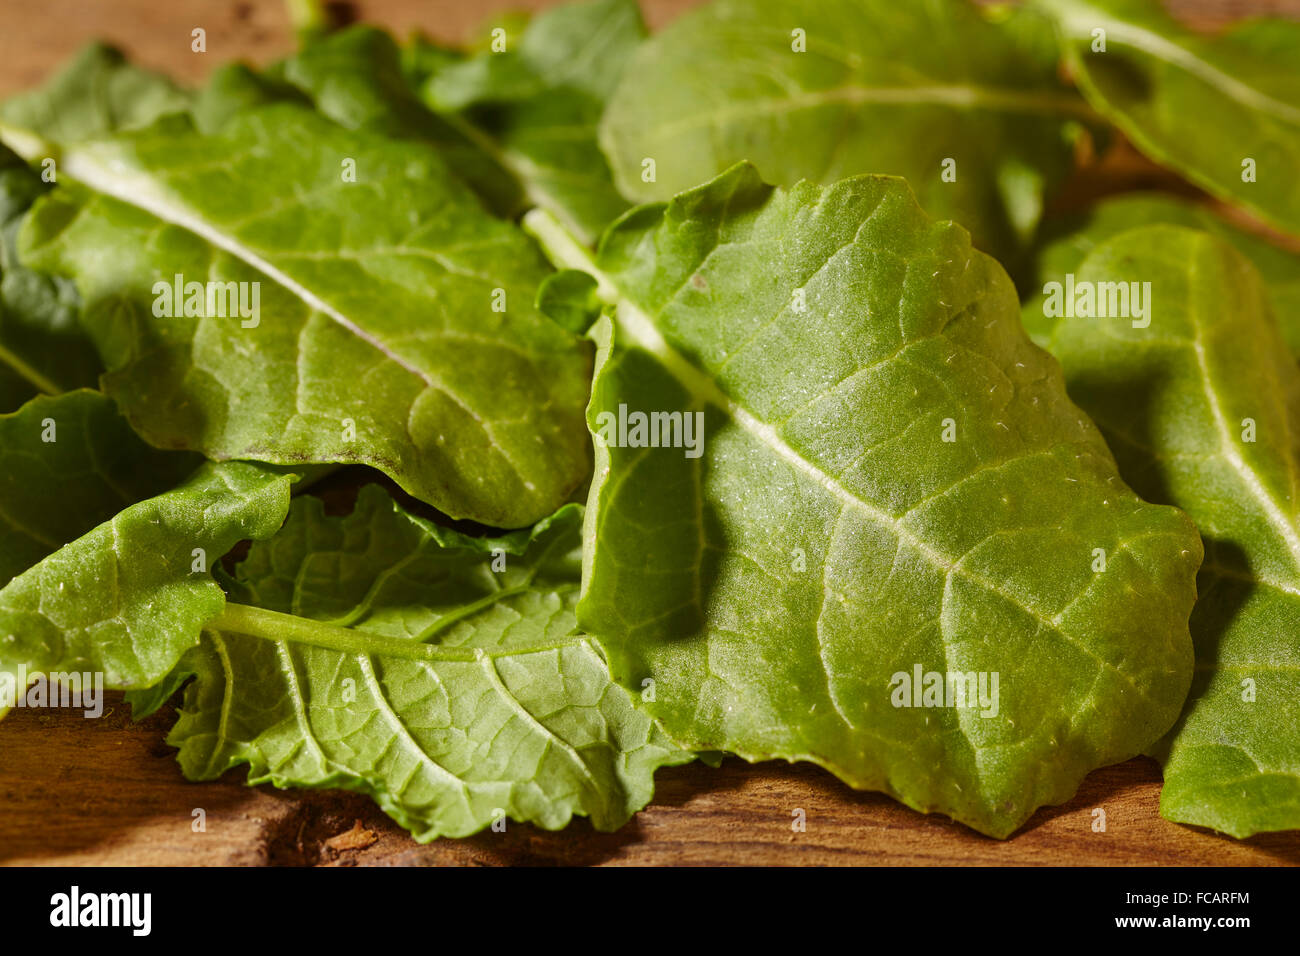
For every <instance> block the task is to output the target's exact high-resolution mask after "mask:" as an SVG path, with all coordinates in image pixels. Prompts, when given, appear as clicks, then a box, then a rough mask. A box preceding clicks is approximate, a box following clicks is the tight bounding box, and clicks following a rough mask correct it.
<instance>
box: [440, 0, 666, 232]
mask: <svg viewBox="0 0 1300 956" xmlns="http://www.w3.org/2000/svg"><path fill="white" fill-rule="evenodd" d="M644 39H645V26H644V24H643V23H642V22H641V13H640V10H639V9H638V7H637V4H636V0H587V2H583V3H570V4H565V5H561V6H558V7H554V8H552V9H550V10H547V11H545V12H544V13H541V14H539V15H538V16H537V17H536V18H535V19H534V20H532V21H531V22H530V23H529V24H528V26H527V28H526V29H524V30H523V32H522V34H521V35H520V36H519V37H518V39H517V40H516V39H515V38H514V37H513V36H511V35H510V34H507V39H506V44H507V46H506V49H505V50H504V51H498V52H492V51H491V50H488V51H484V52H482V53H480V54H479V55H478V56H476V57H473V58H471V59H468V60H465V61H463V62H461V63H456V64H452V65H449V66H446V67H444V68H443V69H440V70H437V71H435V72H433V74H432V75H431V77H430V78H429V80H428V81H427V83H426V84H425V85H424V88H423V93H424V97H425V100H426V102H428V103H429V105H430V106H432V107H433V108H434V109H436V110H438V111H439V112H442V113H445V114H448V115H450V116H452V117H454V118H455V119H456V120H457V121H458V122H460V123H462V124H465V125H466V126H467V127H468V129H469V130H470V133H469V135H471V136H475V137H476V138H478V139H479V140H480V141H481V142H483V143H484V148H485V149H487V150H489V151H491V152H492V153H493V154H495V155H497V156H499V157H500V161H501V163H502V165H504V166H506V167H508V168H510V169H512V170H513V171H514V173H515V175H516V176H517V177H518V178H519V180H520V182H522V183H523V186H524V190H525V193H526V195H527V198H528V200H529V203H530V204H531V205H536V206H541V207H542V208H544V209H547V210H548V211H550V212H551V213H552V214H554V215H555V216H556V217H558V218H559V219H560V221H561V222H563V223H564V224H565V225H566V226H567V227H568V228H569V229H570V231H572V232H575V233H576V234H577V235H578V236H579V237H580V238H582V240H583V241H584V242H588V243H592V242H594V241H595V239H596V237H597V236H599V235H600V232H601V230H602V229H604V228H605V226H607V225H608V224H609V223H610V222H611V221H613V220H614V219H615V218H616V217H617V216H618V215H620V214H621V213H622V212H623V211H624V210H626V209H627V202H626V201H625V200H624V199H623V197H622V196H620V195H619V193H618V190H617V189H616V188H615V186H614V181H613V178H612V175H611V173H610V170H609V165H608V163H607V162H606V160H605V157H604V155H603V154H602V153H601V151H600V147H599V146H598V145H597V142H596V127H597V124H598V123H599V122H600V117H601V113H602V111H603V109H604V106H605V101H606V100H607V99H608V98H609V96H610V95H611V94H612V93H613V90H614V87H615V85H616V84H617V82H618V78H619V77H620V76H621V75H622V73H623V69H624V68H625V67H626V66H627V63H628V60H629V59H630V58H631V57H632V54H633V53H634V52H635V50H636V48H637V47H638V46H640V44H641V42H642V41H643V40H644Z"/></svg>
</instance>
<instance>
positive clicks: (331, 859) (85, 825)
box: [0, 695, 1300, 866]
mask: <svg viewBox="0 0 1300 956" xmlns="http://www.w3.org/2000/svg"><path fill="white" fill-rule="evenodd" d="M172 720H173V715H172V713H171V712H170V711H166V712H161V713H159V714H155V715H154V716H153V717H150V718H149V719H147V720H145V721H143V722H141V723H139V724H133V723H132V722H131V720H130V717H129V715H128V712H127V707H126V706H125V704H123V703H122V702H121V698H120V696H118V695H114V696H113V697H112V700H111V701H110V704H109V709H106V711H105V714H104V716H102V717H101V718H99V719H98V720H87V719H86V718H84V717H82V716H81V714H80V712H77V711H68V710H62V711H46V712H40V713H38V712H36V711H16V712H14V713H13V714H12V715H11V716H9V717H7V718H5V721H4V723H3V724H0V754H3V757H2V758H0V863H4V864H27V865H38V864H47V863H59V864H68V863H72V864H92V865H94V864H141V865H173V866H175V865H181V866H184V865H192V864H212V865H252V866H265V865H302V864H308V865H327V866H354V865H408V864H409V865H444V864H468V865H500V864H541V865H546V864H580V865H588V864H612V865H620V864H622V865H657V864H673V865H682V864H685V865H711V866H717V865H725V864H821V865H837V864H905V865H916V864H940V865H953V864H991V865H999V864H1017V865H1028V864H1063V863H1085V864H1119V865H1123V864H1172V865H1192V864H1207V863H1208V864H1218V865H1222V866H1228V865H1236V864H1265V865H1267V864H1279V863H1282V864H1295V863H1300V835H1297V834H1270V835H1266V836H1259V837H1254V838H1252V839H1250V840H1245V841H1237V840H1231V839H1228V838H1225V837H1219V836H1216V835H1214V834H1211V833H1209V832H1206V831H1202V830H1198V829H1194V828H1190V827H1181V826H1178V825H1176V824H1173V823H1169V822H1168V821H1166V820H1163V819H1161V817H1160V815H1159V813H1158V812H1157V810H1158V807H1157V805H1158V802H1159V779H1160V771H1159V768H1158V767H1157V766H1156V764H1155V763H1154V762H1153V761H1150V760H1146V759H1138V760H1131V761H1129V762H1128V763H1125V764H1121V765H1119V766H1117V767H1110V768H1107V769H1105V770H1101V771H1098V772H1096V773H1094V774H1092V775H1091V776H1089V777H1088V779H1087V780H1086V781H1085V782H1084V784H1083V787H1082V788H1080V790H1079V793H1078V794H1077V795H1076V796H1075V798H1074V799H1073V800H1071V801H1070V802H1069V803H1068V804H1066V805H1064V806H1062V807H1053V808H1046V809H1043V810H1040V811H1039V812H1038V813H1037V814H1036V815H1035V816H1034V818H1033V820H1032V821H1030V823H1029V825H1028V826H1027V827H1026V828H1025V829H1024V830H1023V831H1022V832H1021V833H1020V834H1018V835H1017V836H1015V837H1013V838H1012V839H1010V840H1007V841H1003V842H999V841H997V840H991V839H988V838H986V837H982V836H980V835H978V834H976V833H974V832H973V831H971V830H968V829H966V828H965V827H963V826H960V825H958V824H955V823H952V822H951V821H948V820H945V819H943V818H940V817H936V816H925V815H922V814H919V813H914V812H913V811H911V810H908V809H907V808H906V807H903V806H901V805H900V804H897V803H895V802H894V801H893V800H890V799H889V798H888V797H885V796H881V795H879V794H870V793H854V792H853V791H850V790H848V789H847V788H846V787H844V786H843V785H842V784H840V783H839V781H837V780H836V779H835V778H834V777H832V776H830V775H829V774H827V773H824V772H823V771H821V770H819V769H817V768H815V767H812V766H809V765H786V764H779V765H778V764H768V765H758V766H751V765H749V764H746V763H744V762H743V761H740V760H738V759H735V758H732V759H730V760H727V761H724V762H723V764H722V766H721V767H720V768H717V769H712V768H709V767H705V766H703V765H694V766H689V767H676V768H670V769H668V770H663V771H660V773H659V775H658V778H657V779H658V794H657V796H656V798H655V800H654V803H653V804H651V806H650V807H649V808H648V809H646V810H644V811H642V812H641V813H639V814H638V815H637V816H636V817H634V818H633V820H632V822H631V823H629V824H628V825H627V826H625V827H624V828H623V829H622V830H619V831H618V832H616V833H597V832H595V831H594V830H593V829H592V828H591V826H590V825H589V824H588V823H587V821H586V820H579V821H576V822H575V823H574V824H573V825H572V826H570V827H569V828H567V829H565V830H561V831H558V832H555V833H548V832H545V831H542V830H538V829H535V828H533V827H529V826H524V825H521V824H516V823H513V822H510V823H508V824H507V827H506V830H505V832H504V833H492V832H487V833H483V834H480V835H479V836H476V837H472V838H470V839H467V840H440V841H436V842H434V843H432V844H428V845H426V846H420V845H418V844H416V843H415V842H414V841H413V840H411V839H410V837H409V836H407V835H406V833H405V831H403V830H402V829H401V828H399V827H398V826H396V825H395V824H393V823H391V822H390V821H389V820H388V818H387V817H385V816H384V815H383V814H382V813H381V812H379V810H377V809H376V808H375V806H374V804H373V803H371V802H370V800H369V798H367V797H364V796H360V795H358V794H348V793H337V792H319V793H317V792H311V793H304V792H302V791H277V790H275V789H273V788H270V787H259V788H250V787H247V786H244V785H243V783H242V779H243V777H244V771H243V770H235V771H231V772H230V773H228V774H226V776H225V777H223V778H222V779H221V780H219V781H216V782H212V783H189V782H187V781H186V780H185V779H184V778H183V777H182V776H181V773H180V768H179V766H178V765H177V763H176V760H175V751H174V750H172V749H171V748H170V747H168V746H166V745H165V744H164V743H163V736H164V735H165V733H166V731H167V728H168V727H169V726H170V725H171V722H172ZM196 809H197V810H202V811H203V816H204V825H205V828H206V829H205V830H204V831H203V832H195V831H194V823H195V819H196V818H195V816H194V811H195V810H196ZM796 810H803V811H804V814H805V818H806V827H805V830H804V831H803V832H795V831H794V829H793V826H792V824H793V821H794V811H796ZM1097 810H1103V811H1104V812H1105V823H1106V829H1105V831H1104V832H1097V831H1094V829H1093V824H1094V820H1096V819H1097V817H1096V811H1097Z"/></svg>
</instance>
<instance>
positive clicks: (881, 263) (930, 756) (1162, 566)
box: [532, 166, 1201, 836]
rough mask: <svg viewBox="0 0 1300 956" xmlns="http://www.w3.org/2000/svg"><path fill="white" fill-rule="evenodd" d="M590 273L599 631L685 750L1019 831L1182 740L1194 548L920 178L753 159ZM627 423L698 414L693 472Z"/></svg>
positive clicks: (608, 253) (612, 234) (590, 564)
mask: <svg viewBox="0 0 1300 956" xmlns="http://www.w3.org/2000/svg"><path fill="white" fill-rule="evenodd" d="M532 225H533V228H534V230H535V232H537V234H538V235H539V236H540V237H541V239H542V241H543V243H544V245H547V247H548V248H551V249H553V250H555V251H554V252H553V255H555V257H556V258H557V259H559V260H563V264H565V265H570V266H573V267H574V268H578V267H580V264H581V263H580V258H581V254H580V250H579V247H578V246H577V245H576V244H573V245H572V246H571V250H570V251H571V252H572V253H573V254H572V256H570V257H567V258H566V256H565V255H564V254H563V253H562V252H560V251H559V250H560V248H561V243H560V242H558V241H557V240H556V238H555V236H554V235H548V234H547V227H546V224H545V223H544V222H543V221H542V220H541V219H540V218H539V217H533V220H532ZM569 259H572V261H569ZM586 265H587V268H589V269H591V270H594V274H595V276H596V278H597V279H598V281H599V282H600V284H601V287H602V288H603V289H604V290H605V294H606V295H607V296H608V297H610V298H611V299H613V300H616V302H617V317H616V320H615V323H614V326H613V327H612V328H611V327H610V326H608V325H605V326H604V330H605V334H606V335H608V333H609V332H611V331H612V333H613V350H612V351H611V350H610V348H609V342H608V341H606V342H605V343H604V347H603V350H602V353H601V358H600V359H599V360H598V361H599V362H600V363H603V364H599V371H598V375H597V379H596V384H595V386H594V388H593V397H592V405H591V407H590V409H589V411H588V420H589V424H590V425H591V427H592V430H593V433H594V434H595V436H596V448H597V451H596V479H595V481H594V483H593V486H592V491H591V497H590V500H589V504H588V511H587V522H588V525H587V536H588V539H589V540H590V541H591V542H592V546H591V549H590V552H589V554H588V555H587V558H586V562H587V564H586V568H585V572H586V573H585V575H584V582H585V583H584V592H583V597H582V601H581V603H580V605H579V612H578V614H579V622H580V625H581V626H582V627H583V628H585V629H586V630H588V631H589V632H590V633H593V634H595V635H597V636H598V637H599V638H600V640H601V642H602V646H603V647H604V649H605V651H606V656H607V658H608V660H609V661H610V668H611V672H612V673H613V674H614V676H615V678H616V679H617V680H619V681H620V682H621V683H623V684H624V686H626V687H629V688H636V687H639V686H641V685H642V681H644V680H652V681H653V682H654V687H655V692H656V698H655V701H654V702H648V703H646V704H645V706H646V708H647V709H648V710H649V711H650V713H651V714H653V715H654V716H655V717H656V718H658V719H659V720H660V721H661V722H662V724H663V725H664V728H665V730H667V731H668V733H669V734H670V735H671V736H673V738H674V739H676V740H677V741H678V742H679V743H680V744H682V745H683V746H686V747H689V748H690V749H694V750H725V751H728V752H732V753H736V754H739V755H740V756H743V757H745V758H746V759H749V760H759V759H772V758H778V757H781V758H785V759H791V760H795V759H798V760H812V761H815V762H817V763H819V764H821V765H822V766H824V767H826V768H828V769H830V770H831V771H832V772H834V773H836V774H837V775H838V776H840V777H841V778H842V779H844V780H846V781H847V782H849V783H850V784H852V785H853V786H855V787H859V788H865V789H876V790H883V791H885V792H887V793H890V794H892V795H894V796H895V797H897V798H898V799H900V800H902V801H903V802H905V803H907V804H908V805H909V806H912V807H915V808H917V809H921V810H926V811H929V810H940V811H942V812H944V813H947V814H949V815H951V816H953V817H955V818H956V819H958V820H961V821H962V822H964V823H967V824H968V825H970V826H973V827H975V828H976V829H979V830H981V831H982V832H985V833H989V834H992V835H995V836H1006V835H1007V834H1009V833H1010V832H1012V831H1013V830H1015V829H1016V828H1017V827H1018V826H1020V825H1021V824H1022V823H1023V822H1024V821H1025V820H1026V819H1027V818H1028V816H1029V815H1030V814H1031V813H1032V812H1033V810H1034V808H1036V807H1037V806H1039V805H1041V804H1043V803H1052V802H1060V801H1062V800H1064V799H1066V798H1067V797H1068V796H1069V795H1070V794H1071V793H1072V792H1073V790H1074V788H1075V786H1076V785H1077V783H1078V781H1079V780H1080V779H1081V778H1082V776H1083V774H1084V773H1086V772H1087V771H1088V770H1089V769H1091V768H1092V767H1094V766H1098V765H1101V764H1102V763H1108V762H1112V761H1117V760H1122V759H1125V758H1126V757H1128V756H1131V755H1133V754H1135V753H1138V752H1140V751H1141V750H1142V748H1143V747H1145V746H1147V745H1148V744H1149V743H1150V742H1151V741H1153V740H1155V739H1156V738H1157V737H1159V736H1160V734H1162V733H1163V732H1164V731H1165V730H1166V729H1167V728H1168V727H1169V725H1170V724H1172V722H1173V720H1174V718H1175V717H1176V715H1177V713H1178V710H1179V707H1180V705H1181V703H1182V700H1183V696H1184V695H1185V693H1186V688H1187V684H1188V681H1189V680H1190V669H1191V648H1190V641H1189V639H1188V635H1187V615H1188V612H1189V611H1190V608H1191V604H1192V601H1193V599H1194V588H1193V578H1194V572H1195V568H1196V566H1197V565H1198V564H1199V561H1200V556H1201V555H1200V546H1199V541H1198V539H1197V537H1196V533H1195V529H1194V528H1192V526H1191V524H1190V522H1188V521H1187V520H1186V518H1185V517H1184V516H1183V515H1181V514H1180V513H1178V512H1176V511H1174V510H1173V509H1168V508H1155V507H1152V506H1149V505H1146V504H1145V503H1143V502H1141V501H1139V500H1138V499H1137V497H1136V496H1135V495H1133V493H1132V492H1131V491H1129V490H1128V489H1127V488H1126V487H1125V486H1124V485H1123V483H1122V482H1121V481H1120V480H1119V477H1118V475H1117V474H1116V473H1115V468H1114V462H1113V459H1112V458H1111V456H1110V453H1109V451H1108V450H1107V449H1106V447H1105V445H1104V443H1103V442H1102V440H1101V437H1100V435H1099V434H1098V433H1097V431H1096V429H1095V428H1094V427H1093V426H1092V425H1091V423H1090V422H1088V420H1087V419H1086V418H1085V417H1084V416H1083V415H1082V413H1080V412H1079V410H1078V409H1077V408H1076V407H1074V406H1073V405H1072V404H1071V403H1070V402H1069V401H1068V400H1067V399H1066V397H1065V395H1064V390H1063V387H1062V382H1061V379H1060V374H1059V370H1058V369H1057V368H1056V366H1055V365H1054V363H1052V362H1051V360H1050V359H1049V358H1048V357H1047V356H1046V355H1044V354H1043V353H1042V352H1040V351H1039V350H1038V349H1036V348H1035V347H1034V346H1032V345H1031V344H1030V343H1029V342H1028V341H1027V340H1026V339H1025V338H1024V336H1023V332H1022V331H1021V329H1020V325H1019V321H1018V319H1017V316H1018V305H1017V303H1016V299H1015V294H1014V289H1013V288H1012V287H1011V283H1010V280H1009V279H1008V278H1007V276H1006V274H1005V273H1004V272H1002V270H1001V269H1000V268H999V267H998V266H997V265H996V263H994V262H993V261H992V260H990V259H988V258H987V257H985V256H983V255H981V254H979V253H976V252H974V251H973V250H972V249H971V247H970V244H969V239H968V236H967V234H966V233H965V231H964V230H962V229H961V228H960V227H957V226H955V225H953V224H952V223H933V222H931V221H930V220H929V219H928V218H926V217H925V215H924V214H923V213H922V212H921V211H920V209H919V208H918V207H917V205H916V202H915V200H914V199H913V197H912V196H911V193H910V191H909V190H908V189H907V187H906V185H905V184H904V183H902V182H900V181H898V180H894V179H891V178H888V177H859V178H856V179H850V180H845V181H844V182H842V183H840V184H837V185H836V186H832V187H827V188H825V189H821V188H819V187H816V186H814V185H812V184H808V183H804V184H801V185H799V186H797V187H795V188H794V189H792V190H789V191H782V190H773V189H772V188H771V187H768V186H765V185H763V184H762V183H761V182H760V181H759V179H758V177H757V174H756V173H755V171H754V170H753V168H752V167H745V166H740V167H737V168H736V169H733V170H731V171H730V172H728V173H727V174H724V175H723V176H721V177H719V178H718V179H717V180H715V181H714V182H712V183H710V184H708V185H706V186H704V187H700V188H699V189H697V190H693V191H691V192H688V193H685V194H683V195H682V196H679V197H678V198H677V199H675V200H674V201H673V202H672V203H669V204H667V205H662V204H658V205H651V206H645V207H641V208H639V209H636V210H634V211H633V212H632V213H629V214H628V216H627V217H625V218H624V219H623V220H621V221H620V222H619V223H617V224H616V225H615V226H614V227H612V228H611V230H610V231H609V232H607V233H606V235H605V238H604V240H603V241H602V244H601V247H600V253H599V258H598V261H597V262H596V263H594V264H593V263H591V262H587V263H586ZM796 289H797V290H799V292H801V293H802V297H801V296H800V294H799V292H796ZM801 301H802V303H803V307H802V309H801V307H800V304H799V303H800V302H801ZM601 327H602V326H601V325H599V324H598V328H601ZM620 336H621V337H622V338H623V340H624V341H623V344H622V346H621V348H620V346H619V337H620ZM624 410H627V414H628V415H629V416H630V415H631V412H632V411H634V410H639V411H642V412H647V413H649V412H661V413H671V412H692V411H699V412H701V413H702V414H703V415H704V429H705V436H706V438H705V441H704V443H703V446H702V449H701V454H700V457H698V458H690V457H687V456H686V455H685V454H684V451H683V449H682V448H679V447H663V446H662V445H661V447H657V448H650V447H630V446H629V445H628V444H627V442H626V441H625V440H623V439H620V440H618V441H614V440H613V439H612V438H611V434H612V433H611V431H610V429H611V427H612V426H611V423H610V419H609V418H604V419H603V420H602V415H603V414H605V413H608V414H609V415H613V416H614V417H615V418H617V417H619V416H620V415H622V414H623V412H624ZM945 420H946V421H945ZM949 426H952V427H954V428H955V429H956V432H955V434H963V435H964V436H965V437H964V438H961V439H959V440H957V441H955V442H953V443H947V442H944V441H943V438H942V435H943V431H944V429H945V428H947V427H949ZM602 429H603V432H602ZM661 434H662V433H661ZM630 435H631V432H630V431H629V436H630ZM629 440H630V437H629ZM1099 547H1100V548H1105V549H1106V551H1107V553H1108V554H1110V555H1111V556H1112V563H1111V565H1110V570H1109V571H1108V572H1107V573H1103V574H1097V573H1094V572H1092V571H1091V570H1090V564H1089V562H1090V561H1091V560H1092V558H1091V556H1090V555H1091V549H1093V548H1099ZM801 568H802V570H801ZM787 569H788V570H787ZM1139 608H1142V609H1143V612H1142V613H1143V619H1144V620H1146V621H1149V622H1150V623H1148V624H1147V625H1145V626H1144V629H1143V630H1142V631H1139V630H1138V629H1135V628H1134V627H1133V626H1132V624H1131V623H1124V622H1125V621H1126V619H1129V617H1130V615H1133V614H1136V613H1138V610H1139ZM914 668H920V669H921V671H922V673H923V674H924V673H930V672H934V673H946V672H947V671H949V670H951V671H954V672H960V673H967V672H969V673H972V674H976V676H978V672H985V673H986V674H987V675H988V680H989V681H990V682H991V680H992V674H993V673H995V672H997V673H1000V674H1001V677H1000V682H1001V688H1002V689H1001V701H1002V702H1001V706H1000V710H998V713H997V714H996V715H990V716H989V717H988V718H984V717H980V716H978V715H977V714H976V713H975V712H974V711H973V710H971V708H970V707H969V706H967V707H965V708H947V707H940V708H938V709H931V708H929V707H926V706H924V705H923V706H922V707H921V708H914V707H912V706H911V705H910V704H908V703H907V699H906V698H904V699H903V700H902V701H901V702H900V703H898V704H896V703H894V702H893V700H894V699H893V698H892V696H891V695H892V691H891V686H892V685H894V683H895V681H896V678H897V676H898V675H899V674H900V673H901V674H903V675H904V677H910V676H911V675H912V674H913V672H914ZM901 686H902V683H901V681H900V682H898V687H895V688H894V689H895V690H896V689H898V688H899V687H901ZM990 686H991V684H990ZM1085 715H1086V716H1085Z"/></svg>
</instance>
